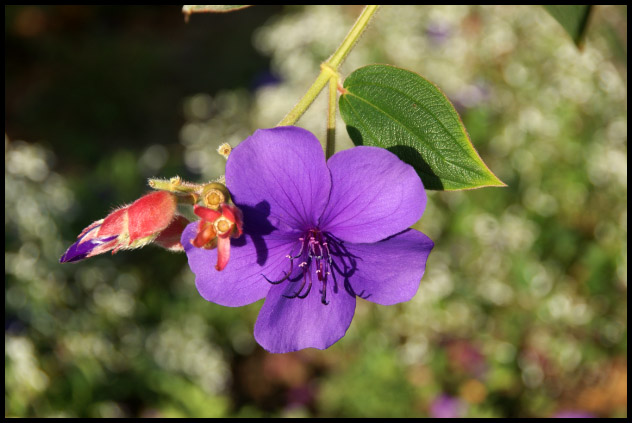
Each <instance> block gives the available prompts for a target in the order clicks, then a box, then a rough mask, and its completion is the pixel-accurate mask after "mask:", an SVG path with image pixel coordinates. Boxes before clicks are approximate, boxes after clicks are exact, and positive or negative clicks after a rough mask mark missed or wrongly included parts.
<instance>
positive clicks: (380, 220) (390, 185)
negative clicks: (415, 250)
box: [319, 146, 426, 243]
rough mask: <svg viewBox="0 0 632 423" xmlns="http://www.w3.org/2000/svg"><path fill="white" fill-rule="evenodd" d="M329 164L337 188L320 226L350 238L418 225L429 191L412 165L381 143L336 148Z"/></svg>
mask: <svg viewBox="0 0 632 423" xmlns="http://www.w3.org/2000/svg"><path fill="white" fill-rule="evenodd" d="M327 166H328V167H329V170H330V171H331V180H332V188H331V195H330V198H329V204H328V205H327V208H326V210H325V212H324V213H323V215H322V217H321V219H320V224H319V226H320V228H321V229H322V230H326V231H329V232H331V233H333V234H334V235H335V236H337V237H339V238H340V239H342V240H344V241H348V242H355V243H366V242H377V241H380V240H382V239H384V238H387V237H389V236H391V235H394V234H396V233H399V232H401V231H403V230H404V229H406V228H408V227H410V226H411V225H413V224H414V223H415V222H417V220H419V218H420V217H421V215H422V214H423V212H424V209H425V207H426V191H425V190H424V186H423V184H422V182H421V179H419V176H418V175H417V172H415V170H414V169H413V168H412V166H410V165H408V164H406V163H404V162H403V161H401V160H400V159H399V158H398V157H397V156H396V155H395V154H393V153H391V152H390V151H388V150H385V149H383V148H379V147H364V146H361V147H355V148H352V149H349V150H344V151H340V152H338V153H336V154H334V155H333V156H332V157H331V158H330V159H329V161H328V162H327Z"/></svg>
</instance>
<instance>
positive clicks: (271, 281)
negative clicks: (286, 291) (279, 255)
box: [261, 256, 294, 285]
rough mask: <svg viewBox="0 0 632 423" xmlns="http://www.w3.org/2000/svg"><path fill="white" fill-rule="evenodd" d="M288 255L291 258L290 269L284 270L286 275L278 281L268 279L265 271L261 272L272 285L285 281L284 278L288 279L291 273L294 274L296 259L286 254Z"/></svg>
mask: <svg viewBox="0 0 632 423" xmlns="http://www.w3.org/2000/svg"><path fill="white" fill-rule="evenodd" d="M286 257H287V258H289V259H290V270H288V271H287V272H286V271H283V273H285V276H283V277H282V278H281V279H279V280H278V281H273V280H270V279H268V277H267V276H266V275H264V274H263V273H262V274H261V276H263V277H264V278H265V279H266V280H267V281H268V282H269V283H271V284H272V285H278V284H280V283H281V282H283V281H284V280H287V278H289V277H290V275H291V274H292V270H293V269H294V259H293V258H292V256H286Z"/></svg>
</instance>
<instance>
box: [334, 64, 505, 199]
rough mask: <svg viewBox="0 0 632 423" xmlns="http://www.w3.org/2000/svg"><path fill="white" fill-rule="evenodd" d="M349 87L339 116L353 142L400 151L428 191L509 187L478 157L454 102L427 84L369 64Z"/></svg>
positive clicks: (411, 75) (408, 74) (407, 73)
mask: <svg viewBox="0 0 632 423" xmlns="http://www.w3.org/2000/svg"><path fill="white" fill-rule="evenodd" d="M344 88H345V90H346V91H345V92H344V93H343V95H341V96H340V114H341V115H342V118H343V120H344V121H345V123H346V124H347V131H348V132H349V136H350V137H351V139H352V140H353V142H354V143H355V144H356V145H372V146H378V147H383V148H387V149H388V150H389V151H391V152H393V153H395V154H396V155H397V156H398V157H399V158H400V159H402V160H403V161H405V162H406V163H408V164H410V165H412V166H413V167H414V168H415V170H416V171H417V173H418V174H419V177H420V178H421V180H422V181H423V183H424V186H425V187H426V188H427V189H436V190H446V191H453V190H460V189H468V188H478V187H484V186H503V185H504V184H503V183H502V182H501V181H499V180H498V178H496V176H495V175H494V174H493V173H492V172H491V171H490V170H489V169H488V168H487V166H485V163H483V161H482V160H481V158H480V157H479V155H478V153H477V152H476V150H475V149H474V147H473V146H472V143H471V142H470V139H469V137H468V135H467V131H466V130H465V128H464V127H463V124H462V122H461V119H460V118H459V115H458V114H457V112H456V110H454V107H453V106H452V104H451V103H450V101H449V100H448V99H447V98H446V97H445V95H444V94H443V93H442V92H441V91H440V90H439V89H438V88H437V87H436V86H435V85H434V84H432V83H431V82H429V81H428V80H426V79H424V78H422V77H421V76H419V75H417V74H416V73H414V72H410V71H407V70H405V69H399V68H396V67H394V66H387V65H370V66H365V67H363V68H360V69H358V70H356V71H354V72H353V73H352V74H351V75H349V76H348V77H347V78H346V79H345V82H344Z"/></svg>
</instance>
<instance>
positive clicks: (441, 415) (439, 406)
mask: <svg viewBox="0 0 632 423" xmlns="http://www.w3.org/2000/svg"><path fill="white" fill-rule="evenodd" d="M465 409H466V407H465V404H463V403H462V402H461V400H459V399H458V398H454V397H451V396H448V395H445V394H442V395H439V396H438V397H437V398H435V399H434V401H432V404H431V405H430V417H433V418H435V419H456V418H459V417H463V415H464V414H465Z"/></svg>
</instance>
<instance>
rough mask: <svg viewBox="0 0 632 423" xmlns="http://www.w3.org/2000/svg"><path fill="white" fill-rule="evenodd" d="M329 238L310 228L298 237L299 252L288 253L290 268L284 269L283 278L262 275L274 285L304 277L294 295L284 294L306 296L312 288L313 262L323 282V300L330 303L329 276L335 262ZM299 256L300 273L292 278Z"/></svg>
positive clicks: (317, 275) (292, 296) (288, 296)
mask: <svg viewBox="0 0 632 423" xmlns="http://www.w3.org/2000/svg"><path fill="white" fill-rule="evenodd" d="M328 238H329V235H326V234H324V233H323V232H321V231H320V230H319V229H310V230H309V231H308V232H307V234H306V235H305V236H304V237H300V238H299V239H298V243H299V247H298V250H299V252H298V254H297V255H292V253H290V254H289V255H287V258H289V259H290V269H289V270H288V271H287V272H285V271H284V276H283V277H282V278H281V279H279V280H277V281H274V280H270V279H268V278H267V277H266V276H265V275H262V276H263V277H264V278H265V279H266V280H267V281H268V282H269V283H271V284H273V285H278V284H280V283H281V282H284V281H286V280H288V279H289V280H290V282H297V281H298V280H299V279H301V277H302V282H301V286H300V288H299V289H298V290H297V291H295V292H294V293H293V294H292V295H285V294H284V295H283V296H284V297H286V298H306V297H307V295H309V293H310V291H311V288H312V271H311V268H312V263H313V264H314V266H315V272H316V277H317V278H318V281H320V282H321V284H322V288H321V289H320V290H319V292H320V293H321V295H322V298H321V302H322V303H323V304H325V305H327V304H329V302H328V301H327V299H326V296H327V276H328V275H331V272H330V269H332V268H333V267H334V264H333V259H332V255H331V250H330V248H329V244H328V242H327V241H325V239H328ZM330 242H331V240H330ZM299 258H300V259H302V261H301V262H300V264H299V265H298V267H299V268H300V273H299V274H298V275H297V277H296V279H294V278H291V279H290V277H291V274H292V271H293V270H294V260H295V259H299ZM334 282H335V279H334Z"/></svg>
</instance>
